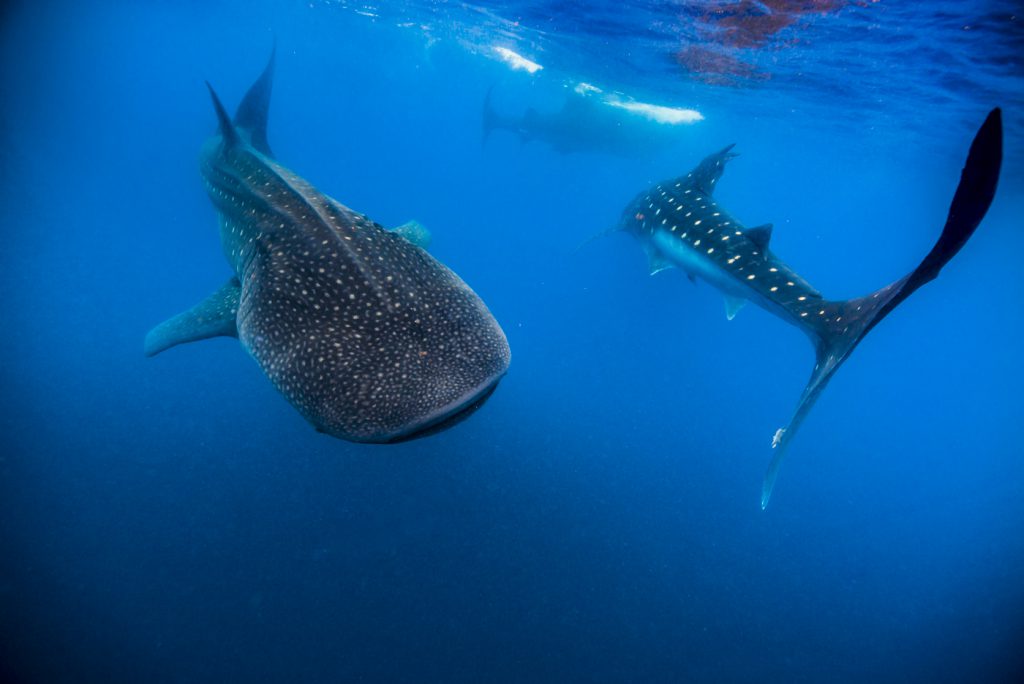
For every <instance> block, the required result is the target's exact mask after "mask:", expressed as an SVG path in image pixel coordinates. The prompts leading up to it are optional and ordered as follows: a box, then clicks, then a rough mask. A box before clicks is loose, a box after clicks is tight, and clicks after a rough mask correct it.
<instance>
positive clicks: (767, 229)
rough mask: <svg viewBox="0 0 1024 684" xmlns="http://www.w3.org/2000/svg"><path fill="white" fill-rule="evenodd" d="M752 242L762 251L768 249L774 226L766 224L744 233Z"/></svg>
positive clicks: (748, 229)
mask: <svg viewBox="0 0 1024 684" xmlns="http://www.w3.org/2000/svg"><path fill="white" fill-rule="evenodd" d="M743 234H744V235H746V236H747V237H748V238H750V240H751V241H752V242H753V243H754V244H755V245H757V246H758V247H760V248H761V249H768V241H769V240H771V239H772V224H770V223H765V224H764V225H761V226H754V227H753V228H747V229H746V230H745V231H743Z"/></svg>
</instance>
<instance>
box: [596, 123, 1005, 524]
mask: <svg viewBox="0 0 1024 684" xmlns="http://www.w3.org/2000/svg"><path fill="white" fill-rule="evenodd" d="M732 147H733V146H732V145H730V146H728V147H726V148H725V149H723V150H721V151H720V152H717V153H715V154H712V155H710V156H709V157H707V158H706V159H704V160H703V161H702V162H701V163H700V164H698V165H697V167H696V168H695V169H693V170H692V171H691V172H689V173H687V174H686V175H685V176H681V177H679V178H675V179H672V180H669V181H665V182H662V183H659V184H657V185H655V186H654V187H652V188H650V189H649V190H647V191H646V192H643V193H640V194H639V195H638V196H637V197H636V198H635V199H634V200H633V201H632V202H630V204H629V205H628V206H627V207H626V210H625V211H624V212H623V215H622V219H621V221H620V223H619V224H618V226H617V227H616V229H615V230H622V231H625V232H627V233H630V234H631V235H633V236H634V237H636V238H637V239H638V240H639V241H640V243H641V245H642V246H643V249H644V251H645V252H646V253H647V257H648V259H649V265H650V271H651V273H652V274H653V273H657V272H658V271H661V270H664V269H666V268H672V267H676V268H679V269H681V270H683V271H684V272H685V273H686V274H687V275H688V276H689V277H690V278H691V279H695V278H700V279H702V280H705V281H707V282H709V283H710V284H712V285H713V286H714V287H716V288H717V289H718V290H720V291H721V292H722V293H723V294H724V295H725V298H726V315H727V316H728V317H729V318H730V319H732V317H733V316H734V315H735V314H736V312H737V310H738V309H739V308H740V307H741V306H742V305H743V304H745V303H746V302H748V301H752V302H754V303H755V304H757V305H758V306H761V307H762V308H764V309H766V310H767V311H769V312H771V313H773V314H775V315H776V316H778V317H780V318H782V319H783V320H785V321H787V322H788V323H791V324H793V325H795V326H797V327H798V328H800V330H802V331H803V332H804V333H806V334H807V336H808V337H809V338H810V340H811V343H812V344H813V345H814V350H815V353H816V355H817V363H816V364H815V366H814V371H813V372H812V373H811V377H810V380H809V381H808V383H807V386H806V387H805V388H804V391H803V394H802V395H801V397H800V401H799V402H798V404H797V407H796V410H795V412H794V414H793V416H792V418H791V420H790V422H789V424H788V425H787V426H785V427H783V428H780V429H779V430H778V431H777V432H776V433H775V436H774V438H773V439H772V447H773V448H774V449H775V453H774V456H773V458H772V460H771V463H770V465H769V467H768V471H767V473H766V474H765V477H764V482H763V485H762V490H761V507H762V508H765V507H767V505H768V499H769V497H770V496H771V493H772V488H773V486H774V484H775V479H776V477H777V475H778V472H779V466H780V464H781V463H782V459H783V456H784V455H785V453H786V450H787V447H788V446H789V444H790V442H791V441H792V439H793V436H794V435H795V434H796V431H797V429H798V428H799V427H800V424H801V423H802V422H803V420H804V418H805V417H806V415H807V413H808V411H810V409H811V407H812V406H813V404H814V402H815V401H816V400H817V398H818V396H819V395H820V394H821V392H822V390H823V389H825V385H826V384H827V383H828V381H829V380H830V379H831V378H832V376H833V374H834V373H835V372H836V370H837V369H838V368H839V366H840V365H842V363H843V362H844V361H845V360H846V359H847V358H848V357H849V356H850V353H851V352H852V351H853V350H854V348H855V347H856V346H857V345H858V344H859V343H860V341H861V340H862V339H864V336H865V335H866V334H867V333H868V332H869V331H870V330H871V329H872V328H873V327H875V325H877V324H878V323H879V321H881V320H882V319H883V318H885V316H887V315H888V314H889V313H890V312H891V311H892V310H893V309H894V308H895V307H896V306H897V305H899V304H900V302H902V301H903V300H905V299H906V298H907V297H909V296H910V295H911V294H912V293H913V292H914V291H915V290H917V289H918V288H919V287H921V286H922V285H924V284H925V283H927V282H929V281H931V280H932V279H934V278H935V277H936V276H937V275H938V274H939V271H940V270H941V269H942V267H943V266H945V265H946V263H947V262H949V260H950V259H952V258H953V256H954V255H955V254H956V253H957V252H958V251H959V250H960V248H961V247H963V245H964V243H965V242H967V239H968V238H969V237H970V236H971V234H972V233H973V232H974V230H975V228H977V226H978V224H979V223H980V222H981V219H982V218H983V217H984V216H985V212H986V211H988V207H989V205H990V204H991V202H992V198H993V196H994V195H995V189H996V183H997V181H998V179H999V168H1000V165H1001V163H1002V119H1001V114H1000V111H999V109H994V110H993V111H992V112H991V113H990V114H989V115H988V118H986V120H985V122H984V124H983V125H982V126H981V128H980V129H979V131H978V133H977V135H976V136H975V138H974V141H973V143H972V144H971V148H970V152H969V153H968V156H967V161H966V163H965V165H964V168H963V172H962V174H961V178H960V184H959V186H958V187H957V189H956V194H955V195H954V196H953V202H952V204H951V206H950V208H949V215H948V217H947V219H946V224H945V227H944V228H943V230H942V234H941V235H940V236H939V239H938V242H936V243H935V246H934V247H933V248H932V250H931V251H930V252H929V253H928V255H927V256H926V257H925V258H924V260H923V261H921V263H920V264H919V265H918V266H917V268H915V269H914V270H913V271H911V272H910V273H909V274H908V275H906V276H904V277H903V278H900V279H899V280H897V281H895V282H894V283H892V284H890V285H886V286H885V287H883V288H881V289H880V290H878V291H876V292H873V293H871V294H869V295H867V296H866V297H858V298H856V299H849V300H830V299H826V298H824V297H823V296H822V294H821V293H820V292H818V291H817V290H816V289H815V288H814V287H812V286H811V285H810V283H808V282H807V281H806V280H804V279H803V278H802V277H800V276H799V275H798V274H797V273H796V272H795V271H793V269H791V268H790V267H789V266H787V265H786V264H785V263H783V261H782V260H780V259H779V258H778V257H777V256H775V254H773V253H772V250H771V248H770V244H769V243H770V240H771V235H772V227H771V225H763V226H756V227H750V228H748V227H745V226H744V225H743V224H741V223H740V222H739V221H738V220H737V219H736V218H735V217H733V216H732V215H731V214H730V213H729V212H728V211H726V210H725V208H723V207H721V206H720V205H719V204H718V203H717V202H715V200H714V198H713V195H714V191H715V185H716V184H717V183H718V181H719V179H720V178H721V177H722V173H723V171H724V170H725V165H726V162H728V161H729V160H730V159H732V158H733V157H735V156H736V155H735V154H734V153H733V152H732Z"/></svg>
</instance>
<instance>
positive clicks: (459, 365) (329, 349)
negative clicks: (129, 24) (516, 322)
mask: <svg viewBox="0 0 1024 684" xmlns="http://www.w3.org/2000/svg"><path fill="white" fill-rule="evenodd" d="M273 70H274V58H273V55H272V56H271V59H270V62H269V64H268V65H267V68H266V70H265V71H264V72H263V74H262V76H260V78H259V79H258V80H257V81H256V83H255V84H254V85H253V86H252V88H251V89H250V90H249V92H248V93H247V94H246V96H245V98H244V99H243V100H242V104H241V105H240V106H239V108H238V112H237V113H236V115H235V119H234V122H232V121H231V120H230V119H229V118H228V115H227V113H226V112H225V110H224V107H223V106H222V105H221V103H220V100H219V99H218V98H217V95H216V94H215V93H214V91H213V88H212V87H211V88H210V94H211V96H212V98H213V105H214V108H215V109H216V112H217V119H218V122H219V129H218V133H217V134H215V135H214V136H213V137H212V138H210V139H209V140H207V142H206V144H205V145H204V146H203V149H202V153H201V157H200V170H201V173H202V176H203V180H204V181H205V183H206V189H207V192H208V193H209V196H210V199H211V200H212V201H213V204H214V206H215V207H216V210H217V215H218V219H219V222H220V237H221V243H222V246H223V248H224V253H225V255H226V256H227V259H228V262H229V263H230V265H231V268H232V269H233V271H234V276H233V277H232V278H231V279H230V280H228V282H227V283H226V284H225V285H224V286H223V287H222V288H221V289H219V290H218V291H217V292H215V293H214V294H212V295H210V297H208V298H207V299H206V300H205V301H203V302H201V303H199V304H197V305H196V306H195V307H193V308H192V309H190V310H188V311H186V312H184V313H181V314H179V315H177V316H175V317H174V318H172V319H170V320H168V321H167V322H165V323H163V324H161V325H159V326H157V327H156V328H154V329H153V330H152V331H151V332H150V333H149V334H148V335H147V336H146V342H145V351H146V354H147V355H149V356H152V355H154V354H157V353H159V352H161V351H163V350H165V349H167V348H169V347H172V346H174V345H176V344H181V343H183V342H191V341H194V340H201V339H205V338H208V337H216V336H221V335H227V336H234V337H237V338H238V339H239V341H240V342H241V343H242V346H243V347H244V348H245V349H246V351H248V352H249V353H250V354H251V355H252V356H253V358H254V359H256V362H257V363H258V364H259V365H260V367H261V368H262V369H263V372H264V373H265V374H266V375H267V377H268V378H270V380H271V382H273V384H274V385H275V387H277V389H278V390H279V391H280V392H281V393H282V394H283V395H284V396H285V398H287V399H288V401H289V402H291V403H292V405H293V406H295V408H296V409H298V410H299V412H300V413H302V415H303V416H304V417H305V418H306V419H307V420H308V421H309V422H311V423H312V424H313V425H314V426H315V427H316V428H317V430H319V431H321V432H326V433H328V434H331V435H334V436H335V437H340V438H342V439H347V440H351V441H357V442H394V441H399V440H405V439H410V438H413V437H419V436H422V435H425V434H430V433H433V432H436V431H438V430H441V429H443V428H445V427H448V426H450V425H452V424H454V423H456V422H458V421H459V420H461V419H463V418H465V417H466V416H468V415H469V414H470V413H472V412H473V411H474V410H475V409H477V408H478V407H479V406H480V405H481V404H482V403H483V402H484V400H486V399H487V397H488V396H490V394H491V393H492V392H493V391H494V389H495V387H496V386H497V384H498V381H499V380H500V379H501V377H502V376H503V375H504V374H505V372H506V370H507V369H508V365H509V360H510V352H509V347H508V342H507V341H506V339H505V334H504V333H503V332H502V330H501V328H500V327H499V325H498V323H497V321H495V320H494V318H493V317H492V316H491V313H490V312H489V311H488V310H487V307H486V306H485V305H484V303H483V302H482V301H481V300H480V298H479V297H478V296H477V295H476V294H475V293H474V292H473V291H472V290H471V289H470V288H469V287H468V286H467V285H466V284H465V283H464V282H462V280H461V279H460V278H459V277H458V276H457V275H455V273H453V272H452V271H451V270H449V269H448V268H446V267H445V266H444V265H443V264H441V263H440V262H438V261H437V260H436V259H434V258H433V257H431V256H430V255H429V254H427V252H425V251H424V250H423V249H421V247H420V246H417V245H416V244H413V242H411V241H410V240H417V241H424V240H426V239H427V238H428V235H427V234H426V231H425V229H423V228H422V226H419V225H418V224H407V225H406V226H403V227H401V228H399V229H396V230H395V231H393V232H392V231H388V230H385V229H384V228H383V227H382V226H380V225H379V224H377V223H374V222H373V221H371V220H370V219H368V218H367V217H365V216H363V215H362V214H359V213H357V212H355V211H353V210H351V209H349V208H347V207H345V206H343V205H341V204H340V203H339V202H337V201H335V200H333V199H331V198H330V197H328V196H327V195H325V194H323V193H321V192H319V191H318V190H317V189H316V188H314V187H313V186H312V185H310V184H309V183H308V182H307V181H305V180H303V179H302V178H300V177H299V176H297V175H295V174H294V173H292V172H291V171H289V170H288V169H286V168H284V167H283V166H281V165H280V164H279V163H278V162H277V161H276V160H275V159H274V158H273V156H272V154H271V152H270V148H269V146H268V144H267V130H266V127H267V108H268V105H269V102H270V90H271V83H272V79H273ZM207 86H208V87H209V84H207Z"/></svg>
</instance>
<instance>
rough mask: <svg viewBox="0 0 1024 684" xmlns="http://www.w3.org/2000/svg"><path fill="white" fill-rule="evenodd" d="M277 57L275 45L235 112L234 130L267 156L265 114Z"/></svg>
mask: <svg viewBox="0 0 1024 684" xmlns="http://www.w3.org/2000/svg"><path fill="white" fill-rule="evenodd" d="M276 56H277V43H276V42H275V43H274V47H272V48H271V50H270V59H269V60H267V66H266V67H265V68H264V69H263V73H262V74H260V77H259V78H257V79H256V81H255V82H254V83H253V84H252V85H251V86H250V87H249V91H248V92H247V93H246V94H245V97H244V98H242V103H241V104H240V105H238V111H236V112H235V128H237V129H238V130H240V131H243V132H245V133H246V134H248V136H249V144H251V145H252V146H253V147H255V148H256V149H257V150H259V151H260V152H262V153H263V154H265V155H267V156H268V157H270V156H273V155H272V154H271V152H270V145H268V144H267V113H268V112H269V110H270V92H271V90H272V89H273V87H274V62H275V58H276Z"/></svg>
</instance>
